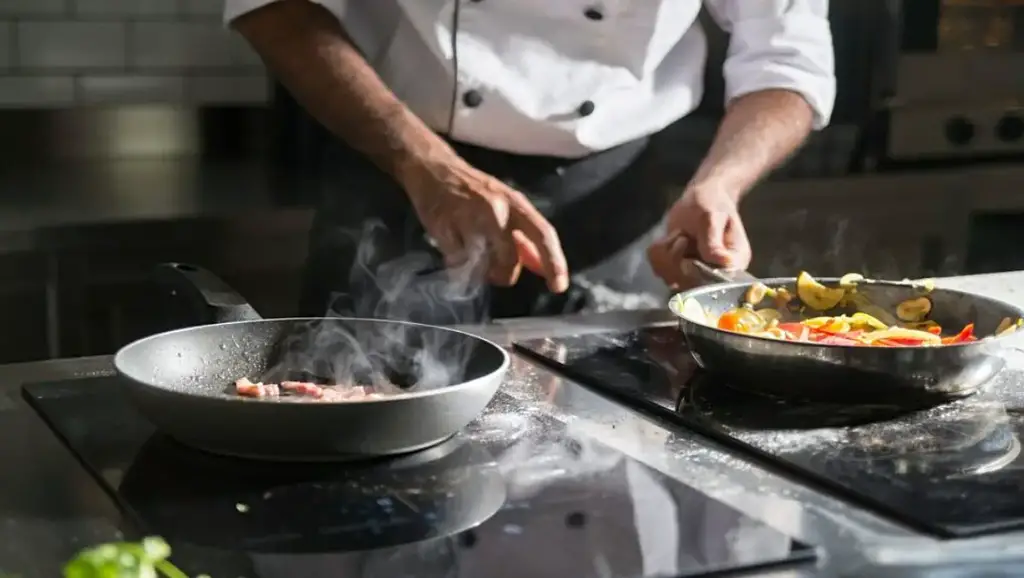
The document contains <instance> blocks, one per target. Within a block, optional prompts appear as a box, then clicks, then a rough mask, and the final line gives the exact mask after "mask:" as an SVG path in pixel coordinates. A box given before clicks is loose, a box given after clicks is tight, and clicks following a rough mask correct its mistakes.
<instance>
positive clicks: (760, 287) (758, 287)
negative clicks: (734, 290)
mask: <svg viewBox="0 0 1024 578" xmlns="http://www.w3.org/2000/svg"><path fill="white" fill-rule="evenodd" d="M767 294H768V286H767V285H765V284H764V283H754V284H752V285H751V286H750V287H749V288H747V292H746V294H745V295H744V296H743V300H744V301H745V302H747V303H749V304H750V305H753V306H756V305H758V304H760V303H761V302H762V301H764V297H765V295H767Z"/></svg>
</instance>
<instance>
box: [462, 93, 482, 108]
mask: <svg viewBox="0 0 1024 578" xmlns="http://www.w3.org/2000/svg"><path fill="white" fill-rule="evenodd" d="M483 101H484V97H483V96H482V95H481V94H480V93H479V92H477V91H475V90H467V91H466V92H465V94H463V95H462V104H464V105H466V106H467V107H468V108H476V107H478V106H480V104H482V103H483Z"/></svg>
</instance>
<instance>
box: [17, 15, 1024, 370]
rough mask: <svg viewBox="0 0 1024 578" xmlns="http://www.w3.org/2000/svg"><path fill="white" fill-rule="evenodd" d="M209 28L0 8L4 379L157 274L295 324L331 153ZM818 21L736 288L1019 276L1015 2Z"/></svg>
mask: <svg viewBox="0 0 1024 578" xmlns="http://www.w3.org/2000/svg"><path fill="white" fill-rule="evenodd" d="M220 9H221V5H220V2H218V1H216V0H148V1H144V2H143V1H138V0H136V1H123V0H3V1H2V2H0V267H2V269H0V270H2V271H3V272H4V274H3V275H2V276H0V323H2V324H3V326H4V327H5V329H6V330H5V331H3V332H2V333H0V362H4V363H6V362H12V361H25V360H32V359H42V358H49V357H69V356H79V355H90V354H101V353H110V352H112V351H114V350H115V349H116V348H117V347H118V346H120V345H121V344H123V343H125V342H127V341H129V340H131V339H134V338H136V337H138V336H141V335H143V334H145V333H147V332H148V331H149V330H150V329H151V327H152V326H153V324H154V323H156V319H157V318H159V314H160V312H159V311H156V310H155V309H159V308H158V307H156V306H155V304H154V302H153V300H152V292H151V290H150V289H149V287H148V283H149V271H150V268H151V266H152V264H154V263H156V262H159V261H169V260H173V261H189V262H195V263H198V264H200V265H204V266H206V267H208V268H210V269H213V270H214V271H216V272H218V273H219V274H221V275H223V276H224V277H225V278H226V279H227V280H228V281H229V282H230V283H232V284H234V285H236V286H237V287H238V288H239V289H241V290H242V291H243V292H244V293H245V294H246V296H248V297H249V298H250V300H251V301H252V302H253V303H254V305H255V306H256V308H257V309H258V310H260V311H261V312H263V313H264V314H265V315H267V316H285V315H289V314H291V313H292V311H293V310H294V305H295V301H296V295H297V291H298V286H299V279H300V269H301V267H302V262H303V259H304V254H305V245H306V231H307V229H308V227H309V224H310V221H311V210H310V208H309V203H310V200H311V199H312V197H313V195H314V194H315V191H316V187H317V178H316V175H317V173H318V171H319V169H320V167H319V166H318V163H317V159H319V158H320V157H321V155H320V154H319V151H320V149H321V148H322V147H323V143H324V139H326V138H327V136H326V135H324V134H323V133H322V132H321V131H318V130H315V129H310V128H309V125H308V124H307V123H304V122H302V121H301V120H300V119H301V117H302V112H301V111H300V110H298V108H297V107H296V106H295V104H294V103H293V102H292V101H291V100H290V99H289V98H288V96H287V95H286V94H285V93H284V92H283V91H281V90H280V89H279V88H278V87H276V86H275V85H274V84H273V83H272V81H271V80H270V79H268V78H267V76H266V74H265V72H264V70H263V68H262V66H261V64H260V62H259V59H258V58H256V57H255V55H254V54H252V53H251V51H249V50H248V49H247V48H246V47H245V46H244V44H243V43H242V42H241V40H240V39H239V38H237V37H235V36H233V35H232V34H230V33H229V32H227V31H226V30H224V28H223V27H222V25H221V21H220ZM831 20H832V29H833V34H834V37H835V45H836V61H837V74H838V79H839V96H838V101H837V106H836V113H835V116H834V118H833V121H832V125H831V126H830V127H829V128H828V129H826V130H824V131H822V132H820V133H818V134H815V135H814V137H813V139H812V140H811V142H810V143H809V144H808V145H807V146H806V147H805V148H804V149H803V150H802V151H801V152H800V153H799V154H798V155H797V156H796V157H795V158H793V159H792V160H791V162H789V163H788V164H787V165H786V166H785V167H783V168H782V169H780V170H779V171H778V172H777V174H775V175H774V176H773V177H772V178H771V179H769V180H768V181H767V182H765V183H763V184H761V185H760V186H759V188H758V189H757V190H756V191H755V192H754V193H753V194H752V195H751V196H749V197H748V200H747V201H745V205H744V213H745V219H746V223H747V224H748V227H749V232H750V235H751V238H752V242H753V244H754V248H755V261H754V266H753V270H754V272H755V273H757V274H761V275H768V274H793V272H794V270H796V269H797V268H805V269H807V270H809V271H811V272H813V273H815V274H820V275H826V274H832V273H842V272H846V271H850V270H858V271H863V272H865V273H871V274H873V275H885V276H897V277H904V276H908V277H913V276H924V275H933V274H941V275H949V274H965V273H981V272H991V271H1001V270H1009V269H1024V251H1022V250H1021V247H1024V0H1017V1H1008V0H1004V1H998V0H990V1H967V0H960V1H940V0H934V1H930V0H906V1H896V0H858V1H853V0H833V2H832V8H831ZM708 28H709V29H712V32H711V34H710V35H711V37H712V41H713V42H712V44H713V50H712V52H713V58H712V62H711V63H710V66H709V71H711V72H710V73H709V75H708V86H709V88H708V91H707V95H706V97H705V101H704V104H703V105H702V107H701V109H700V110H699V111H698V113H697V114H695V115H693V116H691V117H689V118H687V119H684V120H683V121H680V122H679V123H677V125H675V126H674V127H673V129H672V136H671V138H673V139H675V140H677V141H678V146H679V149H680V150H683V149H691V148H692V149H696V150H703V149H704V148H705V147H706V146H707V145H708V143H709V142H710V140H711V137H712V134H713V131H714V128H715V124H716V122H717V118H718V116H719V115H720V114H721V101H722V96H721V84H722V83H721V79H720V77H719V76H720V75H719V73H718V72H717V71H718V70H720V67H718V66H716V64H715V62H716V60H717V61H720V59H721V57H722V53H723V51H724V46H725V40H726V39H725V37H724V35H723V34H722V33H721V32H720V31H717V30H715V29H714V25H713V24H710V23H708ZM665 162H672V159H666V161H665Z"/></svg>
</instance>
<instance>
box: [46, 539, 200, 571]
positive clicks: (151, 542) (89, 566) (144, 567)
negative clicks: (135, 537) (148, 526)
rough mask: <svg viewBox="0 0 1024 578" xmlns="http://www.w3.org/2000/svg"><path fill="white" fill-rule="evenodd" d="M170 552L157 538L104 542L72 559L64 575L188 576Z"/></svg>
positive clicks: (65, 567) (164, 543) (66, 566)
mask: <svg viewBox="0 0 1024 578" xmlns="http://www.w3.org/2000/svg"><path fill="white" fill-rule="evenodd" d="M170 555H171V547H170V546H168V545H167V542H165V541H164V540H163V539H161V538H155V537H151V538H146V539H144V540H142V542H140V543H132V542H114V543H110V544H102V545H99V546H95V547H93V548H88V549H85V550H82V551H81V552H79V553H78V555H77V556H75V557H74V558H72V559H71V561H70V562H68V563H67V564H66V565H65V566H64V578H157V577H158V576H163V577H164V578H188V576H187V575H186V574H185V573H184V572H182V571H181V570H180V569H178V568H177V567H176V566H175V565H174V564H172V563H171V562H170V561H169V560H168V559H167V558H168V557H170Z"/></svg>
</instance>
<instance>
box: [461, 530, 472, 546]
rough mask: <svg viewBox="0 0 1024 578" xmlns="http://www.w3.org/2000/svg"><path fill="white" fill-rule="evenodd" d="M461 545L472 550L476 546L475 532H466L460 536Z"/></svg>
mask: <svg viewBox="0 0 1024 578" xmlns="http://www.w3.org/2000/svg"><path fill="white" fill-rule="evenodd" d="M459 544H460V545H461V546H462V547H463V548H472V547H473V546H475V545H476V534H475V533H474V532H473V530H466V531H465V532H463V533H461V534H459Z"/></svg>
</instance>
